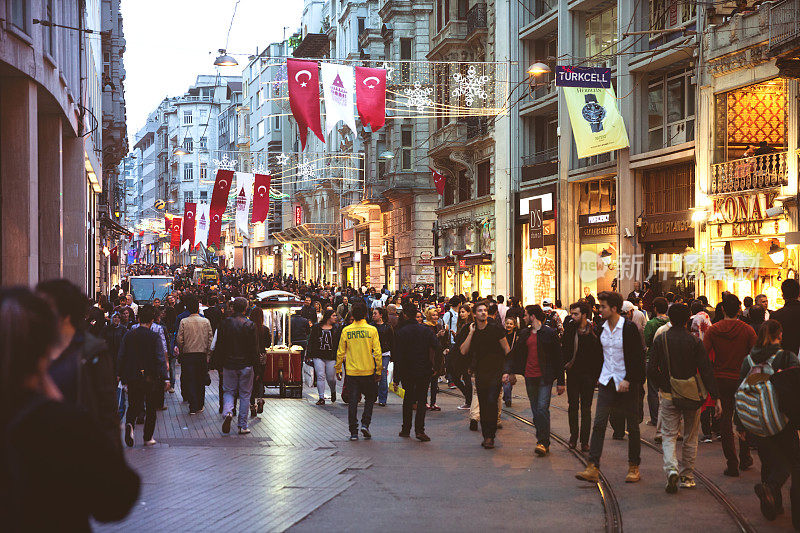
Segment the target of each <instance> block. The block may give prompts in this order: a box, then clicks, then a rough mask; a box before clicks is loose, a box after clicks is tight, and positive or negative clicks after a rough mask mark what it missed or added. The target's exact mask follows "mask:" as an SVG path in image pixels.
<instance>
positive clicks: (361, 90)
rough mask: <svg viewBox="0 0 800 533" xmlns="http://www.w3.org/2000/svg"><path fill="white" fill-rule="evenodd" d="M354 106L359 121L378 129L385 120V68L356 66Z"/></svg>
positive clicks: (374, 129)
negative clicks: (359, 118)
mask: <svg viewBox="0 0 800 533" xmlns="http://www.w3.org/2000/svg"><path fill="white" fill-rule="evenodd" d="M356 107H357V108H358V115H359V116H360V117H361V123H362V124H363V125H364V126H367V125H368V126H369V127H370V130H372V131H373V132H375V131H378V130H379V129H381V128H382V127H383V124H384V123H385V122H386V69H382V68H368V67H356Z"/></svg>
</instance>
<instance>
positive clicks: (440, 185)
mask: <svg viewBox="0 0 800 533" xmlns="http://www.w3.org/2000/svg"><path fill="white" fill-rule="evenodd" d="M428 168H430V167H428ZM431 172H432V173H433V184H434V185H435V186H436V192H437V193H439V196H442V195H444V186H445V184H446V183H447V178H445V177H444V175H443V174H439V173H438V172H436V171H435V170H433V169H432V168H431Z"/></svg>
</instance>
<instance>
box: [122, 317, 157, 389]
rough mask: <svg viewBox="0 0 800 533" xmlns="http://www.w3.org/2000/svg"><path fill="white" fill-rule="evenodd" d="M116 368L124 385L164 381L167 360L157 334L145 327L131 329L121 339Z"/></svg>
mask: <svg viewBox="0 0 800 533" xmlns="http://www.w3.org/2000/svg"><path fill="white" fill-rule="evenodd" d="M117 368H118V369H119V377H120V380H121V381H122V383H123V384H126V385H127V384H128V383H131V382H136V381H141V380H148V381H153V382H157V381H165V380H166V379H167V378H168V374H167V360H166V354H165V353H164V347H163V345H162V344H161V339H160V338H159V335H158V333H156V332H155V331H152V330H151V329H150V328H145V327H138V328H135V329H131V330H130V331H129V332H128V333H127V334H126V335H125V337H123V339H122V345H121V346H120V348H119V362H118V363H117Z"/></svg>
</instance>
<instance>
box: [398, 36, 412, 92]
mask: <svg viewBox="0 0 800 533" xmlns="http://www.w3.org/2000/svg"><path fill="white" fill-rule="evenodd" d="M400 59H401V60H402V61H411V39H405V38H403V39H400ZM410 77H411V63H401V64H400V80H401V81H404V82H407V81H408V80H409V78H410Z"/></svg>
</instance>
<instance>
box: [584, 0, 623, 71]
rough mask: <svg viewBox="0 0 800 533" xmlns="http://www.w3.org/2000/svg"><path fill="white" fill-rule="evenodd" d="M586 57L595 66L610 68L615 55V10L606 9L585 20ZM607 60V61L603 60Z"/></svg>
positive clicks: (613, 8)
mask: <svg viewBox="0 0 800 533" xmlns="http://www.w3.org/2000/svg"><path fill="white" fill-rule="evenodd" d="M585 44H586V57H587V58H594V57H595V56H602V58H597V59H596V60H593V61H592V64H593V65H595V66H604V67H611V66H613V65H612V63H613V62H614V61H615V59H616V58H615V54H616V53H617V8H616V6H615V7H612V8H610V9H606V10H605V11H603V12H602V13H598V14H597V15H594V16H592V17H589V18H588V19H587V20H586V43H585ZM605 58H609V59H605Z"/></svg>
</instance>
